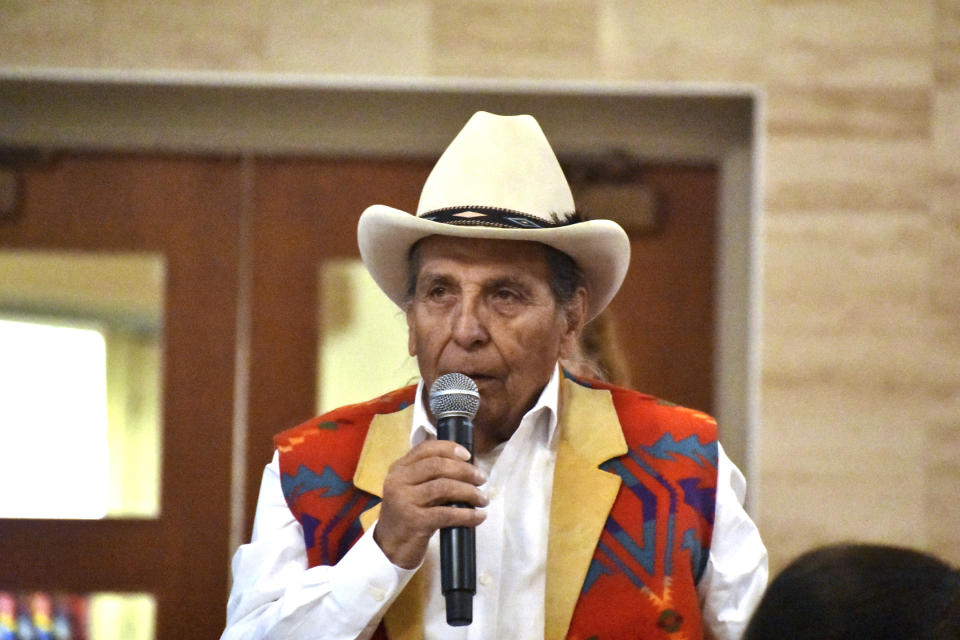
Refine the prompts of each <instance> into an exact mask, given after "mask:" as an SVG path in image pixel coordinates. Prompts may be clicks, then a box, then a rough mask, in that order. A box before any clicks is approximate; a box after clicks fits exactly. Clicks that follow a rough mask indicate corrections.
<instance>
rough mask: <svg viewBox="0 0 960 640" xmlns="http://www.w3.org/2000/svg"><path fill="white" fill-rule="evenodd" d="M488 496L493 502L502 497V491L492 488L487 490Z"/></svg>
mask: <svg viewBox="0 0 960 640" xmlns="http://www.w3.org/2000/svg"><path fill="white" fill-rule="evenodd" d="M487 495H488V496H490V499H491V500H496V498H497V496H498V495H500V490H499V489H497V488H496V487H490V488H489V489H488V490H487Z"/></svg>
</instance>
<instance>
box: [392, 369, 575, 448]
mask: <svg viewBox="0 0 960 640" xmlns="http://www.w3.org/2000/svg"><path fill="white" fill-rule="evenodd" d="M423 397H424V394H423V379H421V380H420V382H419V383H418V384H417V395H416V398H417V400H416V402H414V403H413V424H412V426H411V428H410V447H411V448H413V447H415V446H417V445H418V444H420V443H421V442H423V441H424V440H428V439H432V438H436V437H437V428H436V427H435V426H434V425H433V424H432V423H431V422H430V416H429V414H428V413H427V409H426V407H425V406H424V401H423ZM559 399H560V367H559V365H558V366H555V367H554V368H553V375H552V376H550V381H549V382H547V386H545V387H544V388H543V391H541V392H540V396H539V397H538V398H537V402H536V403H535V404H534V405H533V407H531V409H530V410H529V411H527V413H525V414H524V416H523V418H522V419H521V420H520V423H521V424H523V423H524V422H525V421H527V420H528V419H537V418H539V416H540V415H541V414H543V415H544V416H545V417H546V421H545V422H546V434H545V442H546V443H548V444H551V443H552V442H553V439H554V438H555V437H556V432H557V407H558V405H559V401H560V400H559ZM518 428H519V427H518Z"/></svg>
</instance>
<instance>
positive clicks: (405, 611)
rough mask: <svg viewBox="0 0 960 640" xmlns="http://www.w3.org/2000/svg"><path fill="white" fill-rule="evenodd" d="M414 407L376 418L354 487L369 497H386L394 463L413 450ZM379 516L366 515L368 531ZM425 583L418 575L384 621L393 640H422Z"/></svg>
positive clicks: (362, 519)
mask: <svg viewBox="0 0 960 640" xmlns="http://www.w3.org/2000/svg"><path fill="white" fill-rule="evenodd" d="M412 420H413V406H412V405H411V406H409V407H407V408H406V409H404V410H403V411H398V412H396V413H388V414H383V415H378V416H374V418H373V421H372V422H371V423H370V429H369V431H367V438H366V440H364V442H363V451H361V452H360V459H359V460H358V461H357V471H356V473H354V474H353V484H354V485H356V487H357V488H358V489H362V490H363V491H366V492H367V493H372V494H374V495H376V496H379V497H381V498H382V497H383V479H384V478H385V477H386V476H387V470H388V469H389V468H390V465H391V464H393V461H394V460H396V459H397V458H400V457H402V456H403V455H404V454H405V453H406V452H407V451H409V449H410V423H411V422H412ZM379 516H380V505H379V504H378V505H377V506H375V507H374V508H372V509H368V510H367V511H364V512H363V513H362V514H361V515H360V523H361V524H362V525H363V530H364V531H366V530H367V529H369V528H370V526H371V525H372V524H373V523H374V521H376V519H377V518H378V517H379ZM424 604H425V597H424V589H423V579H422V577H421V575H420V572H419V571H418V572H417V573H415V574H414V575H413V577H412V578H411V579H410V582H408V583H407V586H406V587H404V589H403V591H402V592H400V595H399V596H397V599H396V600H395V601H394V603H393V605H391V607H390V608H389V609H388V610H387V613H386V615H385V616H384V617H383V623H384V625H386V627H387V634H388V635H389V636H390V638H391V640H420V639H422V638H423V608H424Z"/></svg>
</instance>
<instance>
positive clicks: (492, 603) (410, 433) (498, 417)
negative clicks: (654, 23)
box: [223, 112, 767, 640]
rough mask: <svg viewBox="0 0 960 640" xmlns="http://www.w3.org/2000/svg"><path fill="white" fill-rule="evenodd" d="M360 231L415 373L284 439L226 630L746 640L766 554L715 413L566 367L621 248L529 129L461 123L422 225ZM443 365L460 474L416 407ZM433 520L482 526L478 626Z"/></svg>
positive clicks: (519, 124) (610, 286) (397, 214)
mask: <svg viewBox="0 0 960 640" xmlns="http://www.w3.org/2000/svg"><path fill="white" fill-rule="evenodd" d="M358 239H359V245H360V253H361V256H362V258H363V261H364V264H365V266H366V267H367V269H368V271H369V272H370V274H371V275H372V276H373V279H374V280H375V281H376V282H377V284H378V285H379V286H380V287H381V288H382V289H383V291H384V292H385V293H386V294H387V295H388V296H389V297H390V299H391V300H393V301H394V302H395V303H396V304H397V305H398V306H400V308H401V309H403V310H404V312H405V313H406V317H407V324H408V327H409V350H410V354H411V355H413V356H415V357H416V358H417V364H418V366H419V369H420V373H421V378H422V379H421V381H420V383H419V384H417V385H415V386H410V387H407V388H404V389H400V390H398V391H395V392H392V393H389V394H387V395H385V396H382V397H380V398H377V399H375V400H372V401H370V402H367V403H363V404H359V405H353V406H348V407H343V408H340V409H337V410H335V411H332V412H330V413H327V414H325V415H323V416H320V417H318V418H315V419H313V420H310V421H308V422H307V423H305V424H303V425H300V426H299V427H296V428H294V429H292V430H290V431H287V432H285V433H282V434H280V435H279V436H277V438H276V449H277V452H276V454H275V457H274V460H273V461H272V462H271V463H270V464H269V465H268V466H267V469H266V471H265V473H264V478H263V484H262V487H261V492H260V499H259V504H258V507H257V514H256V520H255V524H254V532H253V540H252V541H251V542H250V544H248V545H244V546H243V547H241V548H240V549H239V550H238V551H237V554H236V556H235V558H234V563H233V572H234V586H233V591H232V593H231V596H230V601H229V604H228V612H227V618H228V620H227V629H226V631H225V632H224V635H223V638H225V639H228V638H229V639H234V638H273V639H279V638H369V637H374V638H391V639H398V638H469V639H475V640H479V639H495V638H511V639H518V638H519V639H528V638H548V639H558V640H559V639H561V638H598V639H600V638H610V639H614V638H686V639H688V640H689V639H693V638H700V637H712V638H737V637H739V635H740V633H741V631H742V629H743V627H744V626H745V624H746V621H747V620H748V618H749V615H750V613H751V611H752V608H753V606H754V605H755V604H756V602H757V600H758V599H759V597H760V595H761V593H762V591H763V588H764V586H765V584H766V578H767V560H766V550H765V548H764V546H763V543H762V542H761V540H760V537H759V534H758V533H757V529H756V527H755V526H754V524H753V522H752V521H751V520H750V519H749V517H748V516H747V515H746V514H745V513H744V511H743V509H742V507H741V502H742V498H743V490H744V482H743V476H742V475H741V474H740V472H739V471H738V470H737V469H736V468H735V467H734V466H733V465H732V463H731V462H730V461H729V460H728V459H727V457H726V455H725V454H724V453H723V450H722V448H721V447H720V446H719V444H718V442H717V430H716V424H715V422H714V421H713V420H712V419H711V418H709V417H708V416H706V415H704V414H702V413H699V412H696V411H691V410H688V409H683V408H680V407H676V406H674V405H670V404H669V403H665V402H661V401H658V400H656V399H654V398H652V397H649V396H646V395H642V394H640V393H636V392H633V391H629V390H627V389H622V388H618V387H613V386H611V385H606V384H603V383H600V382H597V381H590V380H578V379H575V378H574V377H572V376H571V375H569V374H567V373H565V372H564V371H563V370H562V368H561V367H560V366H559V364H558V363H559V362H560V361H561V360H562V359H564V358H566V357H568V356H569V355H570V354H572V353H574V351H575V348H576V345H577V341H578V337H579V335H580V331H581V329H582V328H583V326H584V324H585V323H587V322H589V321H590V320H591V319H592V318H594V317H595V316H596V315H597V314H599V313H600V312H601V311H602V310H603V309H604V307H606V305H607V304H608V303H609V302H610V300H611V299H612V298H613V296H614V295H615V294H616V292H617V289H618V288H619V286H620V284H621V282H622V281H623V278H624V275H625V273H626V269H627V264H628V260H629V251H630V245H629V242H628V239H627V237H626V234H625V233H624V232H623V230H622V229H621V228H620V227H619V226H617V225H616V224H615V223H613V222H611V221H608V220H593V221H581V220H579V218H578V217H577V216H576V215H575V214H574V205H573V199H572V197H571V194H570V189H569V187H568V185H567V182H566V180H565V178H564V176H563V173H562V171H561V169H560V166H559V163H558V162H557V160H556V157H555V156H554V154H553V151H552V150H551V148H550V145H549V143H548V142H547V140H546V138H545V137H544V135H543V133H542V131H541V130H540V127H539V125H538V124H537V122H536V121H535V120H534V119H533V118H532V117H530V116H510V117H503V116H496V115H492V114H489V113H484V112H480V113H477V114H475V115H474V116H473V117H472V118H471V119H470V121H469V122H468V123H467V125H466V126H465V127H464V128H463V130H462V131H461V132H460V133H459V134H458V135H457V137H456V138H455V139H454V140H453V142H452V143H451V144H450V146H449V147H448V148H447V150H446V151H445V152H444V154H443V155H442V156H441V158H440V160H439V161H438V162H437V165H436V166H435V167H434V170H433V171H432V173H431V174H430V176H429V178H428V179H427V181H426V183H425V185H424V187H423V191H422V194H421V198H420V203H419V206H418V211H417V214H416V215H410V214H408V213H405V212H403V211H399V210H397V209H393V208H390V207H386V206H381V205H375V206H372V207H370V208H368V209H367V210H366V211H365V212H364V213H363V215H362V216H361V217H360V222H359V227H358ZM452 372H458V373H462V374H465V375H466V376H469V377H470V378H472V379H473V380H474V381H475V382H476V385H477V387H478V390H479V397H480V403H479V410H478V412H477V413H476V416H475V417H474V419H473V424H474V443H475V459H474V460H473V462H471V455H470V452H469V451H468V450H466V449H465V448H464V447H462V446H460V445H458V444H456V443H455V442H451V441H446V440H438V439H437V428H436V424H437V420H436V418H435V417H434V416H433V415H432V414H431V410H430V407H429V404H428V403H427V393H428V391H427V390H429V389H430V388H431V385H432V384H433V383H434V381H435V380H436V379H437V378H438V377H440V376H442V375H444V374H448V373H452ZM451 503H459V504H466V505H472V506H474V507H476V508H475V509H468V508H460V507H458V506H451ZM446 527H473V528H475V529H473V531H474V532H475V535H476V549H477V551H476V558H477V560H476V576H477V586H476V596H475V597H474V599H473V617H472V623H471V624H469V625H468V626H459V627H454V626H449V625H448V623H447V620H446V617H445V615H444V607H445V601H444V597H443V595H442V593H441V588H440V567H439V565H440V560H439V552H438V546H439V545H438V543H437V538H438V537H439V536H438V531H439V530H440V529H442V528H446Z"/></svg>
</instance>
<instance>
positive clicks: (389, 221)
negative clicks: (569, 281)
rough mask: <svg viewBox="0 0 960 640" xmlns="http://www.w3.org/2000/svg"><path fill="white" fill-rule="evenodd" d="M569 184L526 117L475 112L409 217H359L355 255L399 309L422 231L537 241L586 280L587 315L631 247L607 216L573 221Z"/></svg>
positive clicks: (622, 270) (375, 210)
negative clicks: (563, 257)
mask: <svg viewBox="0 0 960 640" xmlns="http://www.w3.org/2000/svg"><path fill="white" fill-rule="evenodd" d="M573 214H574V204H573V196H572V194H571V193H570V187H569V185H568V184H567V180H566V178H565V177H564V175H563V170H562V169H561V168H560V163H559V162H558V161H557V158H556V156H555V155H554V153H553V150H552V149H551V148H550V143H549V142H547V138H546V136H544V134H543V131H542V130H541V129H540V125H539V124H537V121H536V120H535V119H534V118H533V117H532V116H528V115H521V116H498V115H493V114H491V113H486V112H483V111H479V112H477V113H475V114H474V115H473V117H471V118H470V120H469V121H468V122H467V124H466V125H465V126H464V127H463V129H462V130H461V131H460V133H458V134H457V137H456V138H454V139H453V142H451V143H450V146H449V147H447V149H446V151H444V152H443V155H441V156H440V159H439V160H438V161H437V164H436V165H435V166H434V168H433V171H431V173H430V175H429V176H428V177H427V181H426V182H425V183H424V185H423V191H422V192H421V194H420V203H419V205H418V206H417V213H416V215H410V214H409V213H407V212H406V211H401V210H399V209H394V208H393V207H388V206H386V205H381V204H375V205H373V206H370V207H368V208H367V209H366V210H365V211H364V212H363V214H362V215H361V216H360V222H359V223H358V225H357V243H358V244H359V246H360V257H361V258H362V259H363V263H364V265H365V266H366V268H367V271H369V272H370V275H371V276H372V277H373V279H374V281H375V282H376V283H377V285H379V287H380V288H381V289H382V290H383V292H384V293H386V294H387V297H389V298H390V299H391V300H392V301H393V302H394V303H395V304H396V305H397V306H399V307H401V308H403V307H404V303H405V302H406V294H407V259H408V256H409V252H410V248H411V247H412V246H413V245H414V244H415V243H416V242H417V241H418V240H420V239H421V238H425V237H427V236H430V235H443V236H457V237H462V238H486V239H498V240H527V241H531V242H542V243H543V244H545V245H549V246H551V247H554V248H555V249H558V250H560V251H562V252H563V253H565V254H567V255H568V256H570V257H571V258H573V260H574V261H575V262H576V263H577V266H579V267H580V269H581V271H582V272H583V274H584V276H585V277H586V280H587V288H588V303H587V305H588V306H587V316H588V319H593V318H595V317H596V316H597V315H598V314H599V313H600V312H601V311H603V309H604V308H605V307H606V306H607V304H609V302H610V300H612V299H613V296H614V295H615V294H616V293H617V290H618V289H619V288H620V285H621V284H622V283H623V278H624V276H625V275H626V273H627V265H628V264H629V262H630V241H629V239H628V238H627V234H626V232H625V231H624V230H623V229H622V228H621V227H620V225H618V224H617V223H615V222H613V221H612V220H587V221H579V222H577V221H575V218H574V217H573Z"/></svg>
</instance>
